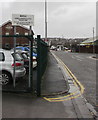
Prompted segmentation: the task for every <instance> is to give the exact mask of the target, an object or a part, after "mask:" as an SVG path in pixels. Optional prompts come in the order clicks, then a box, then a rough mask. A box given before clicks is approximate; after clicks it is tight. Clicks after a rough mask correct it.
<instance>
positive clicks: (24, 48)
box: [16, 46, 37, 57]
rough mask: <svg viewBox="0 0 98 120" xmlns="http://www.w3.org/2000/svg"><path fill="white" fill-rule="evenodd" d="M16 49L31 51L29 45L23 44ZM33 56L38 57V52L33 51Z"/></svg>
mask: <svg viewBox="0 0 98 120" xmlns="http://www.w3.org/2000/svg"><path fill="white" fill-rule="evenodd" d="M16 50H23V51H30V49H29V48H28V47H22V46H19V47H16ZM32 56H35V57H37V53H35V52H34V51H33V53H32Z"/></svg>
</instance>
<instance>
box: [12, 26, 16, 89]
mask: <svg viewBox="0 0 98 120" xmlns="http://www.w3.org/2000/svg"><path fill="white" fill-rule="evenodd" d="M14 35H16V26H14ZM15 53H16V37H14V71H13V86H14V88H15V86H16V85H15V81H16V76H15V70H16V56H15Z"/></svg>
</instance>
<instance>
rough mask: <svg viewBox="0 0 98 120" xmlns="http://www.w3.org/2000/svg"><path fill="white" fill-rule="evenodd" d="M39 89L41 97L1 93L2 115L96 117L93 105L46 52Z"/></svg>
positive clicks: (58, 63)
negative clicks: (46, 57) (46, 58)
mask: <svg viewBox="0 0 98 120" xmlns="http://www.w3.org/2000/svg"><path fill="white" fill-rule="evenodd" d="M41 92H42V97H36V96H33V95H32V94H27V93H26V94H15V93H5V92H4V93H2V118H6V119H7V118H27V119H29V118H33V119H36V118H39V119H41V118H46V120H47V119H48V118H51V119H52V118H56V119H57V118H60V119H61V118H62V119H64V120H67V119H72V120H79V119H82V120H87V119H88V120H95V119H97V114H96V111H95V110H94V108H93V106H91V105H90V104H89V103H87V101H86V100H85V98H84V97H83V96H82V94H81V92H80V88H79V87H78V85H76V83H75V82H74V81H73V79H72V78H71V77H70V75H69V74H68V72H67V70H66V69H65V67H64V65H63V63H62V62H61V61H60V60H59V59H58V58H56V56H55V55H53V54H52V53H50V54H49V61H48V65H47V70H46V73H45V75H44V76H43V82H42V91H41Z"/></svg>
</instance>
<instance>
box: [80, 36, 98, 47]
mask: <svg viewBox="0 0 98 120" xmlns="http://www.w3.org/2000/svg"><path fill="white" fill-rule="evenodd" d="M96 41H98V36H96V37H94V39H93V38H88V39H87V40H85V41H83V42H81V44H80V45H91V44H93V43H94V42H96Z"/></svg>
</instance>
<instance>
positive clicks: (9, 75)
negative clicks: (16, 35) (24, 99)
mask: <svg viewBox="0 0 98 120" xmlns="http://www.w3.org/2000/svg"><path fill="white" fill-rule="evenodd" d="M14 59H15V60H16V61H15V64H14ZM14 66H15V79H16V78H20V77H23V76H24V75H25V74H26V69H25V68H24V62H23V59H22V57H21V56H20V55H19V54H18V53H15V54H14V51H12V50H4V49H0V84H2V85H7V84H9V83H11V82H12V81H13V78H14Z"/></svg>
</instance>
